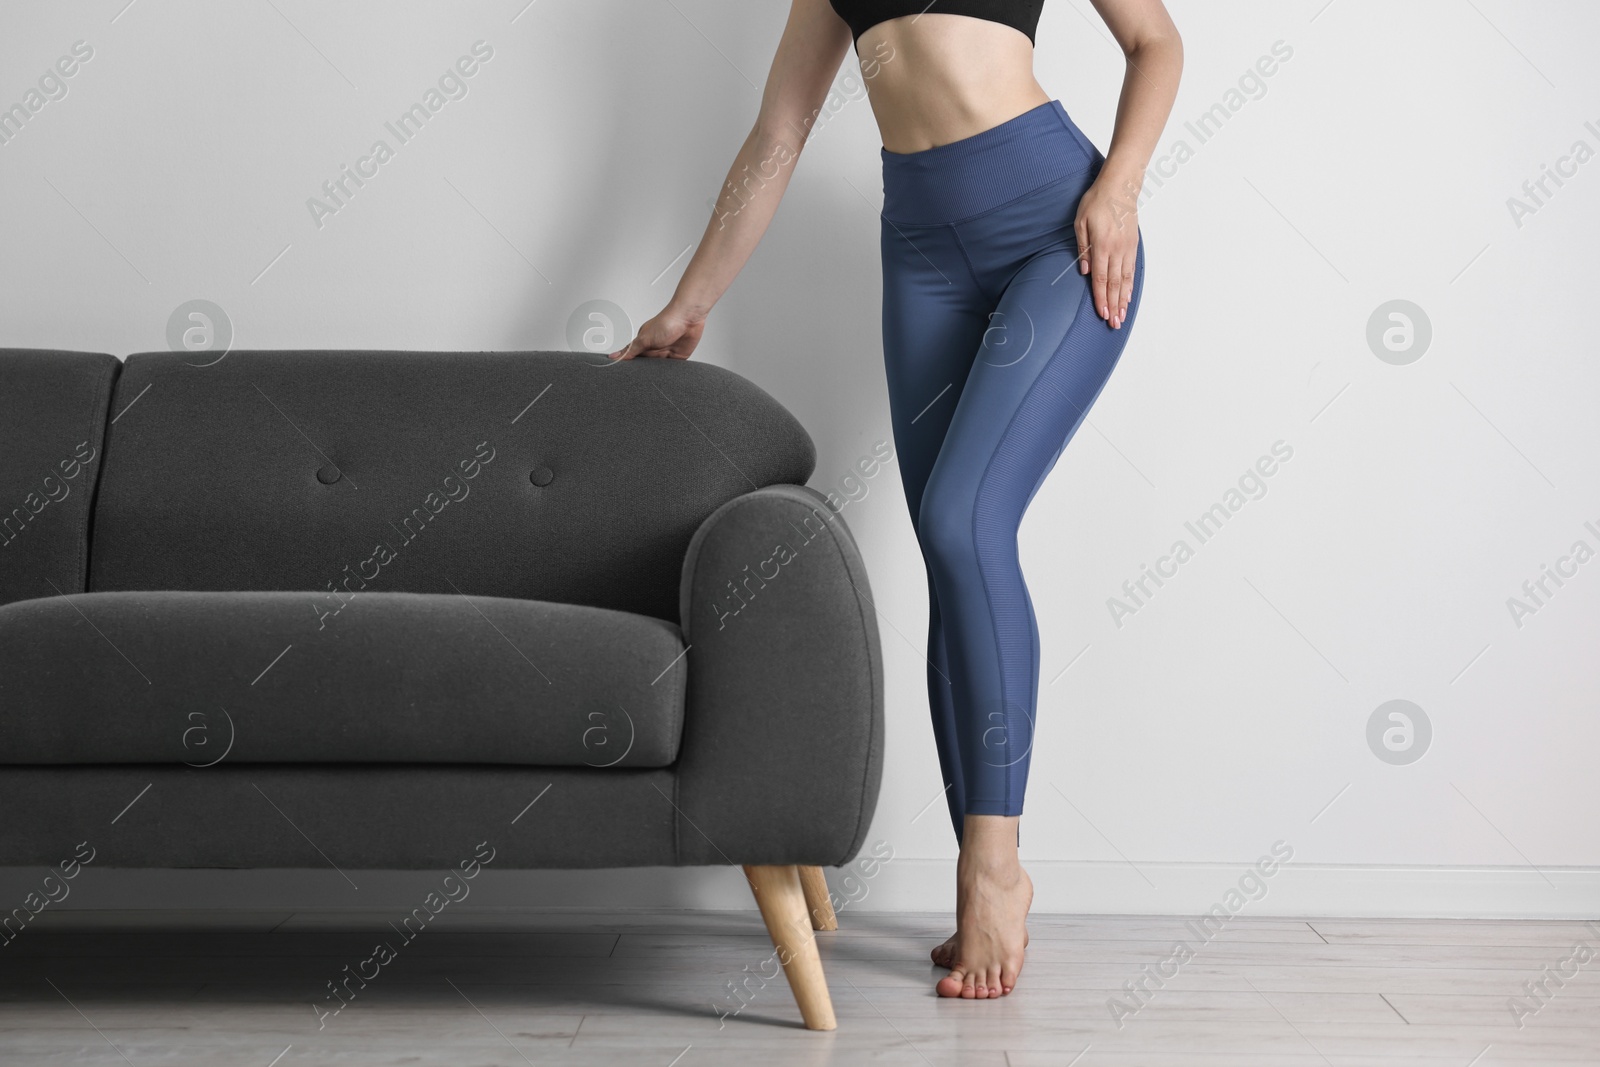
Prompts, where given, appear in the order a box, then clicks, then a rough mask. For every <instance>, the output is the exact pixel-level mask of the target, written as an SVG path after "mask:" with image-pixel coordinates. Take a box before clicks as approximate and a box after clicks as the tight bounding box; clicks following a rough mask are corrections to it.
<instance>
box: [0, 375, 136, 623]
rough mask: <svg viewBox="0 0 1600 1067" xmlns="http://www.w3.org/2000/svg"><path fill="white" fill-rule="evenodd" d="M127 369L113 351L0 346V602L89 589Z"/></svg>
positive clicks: (6, 602) (4, 602)
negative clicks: (92, 517) (116, 386)
mask: <svg viewBox="0 0 1600 1067" xmlns="http://www.w3.org/2000/svg"><path fill="white" fill-rule="evenodd" d="M121 365H122V364H121V363H120V362H118V360H117V357H115V356H113V355H109V354H106V353H98V352H50V351H39V350H35V349H15V348H0V604H10V603H12V602H13V601H18V600H32V599H35V598H37V597H48V596H55V595H57V594H58V593H81V592H83V591H84V576H85V570H86V565H87V562H88V558H89V513H90V504H91V502H92V501H93V499H94V491H95V481H96V478H97V477H98V476H99V471H100V455H101V450H102V448H103V446H104V441H105V426H106V420H107V405H108V404H109V403H110V402H111V387H112V383H113V382H114V381H115V380H116V377H117V370H118V368H120V367H121Z"/></svg>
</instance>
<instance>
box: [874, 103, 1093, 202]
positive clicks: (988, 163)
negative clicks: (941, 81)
mask: <svg viewBox="0 0 1600 1067" xmlns="http://www.w3.org/2000/svg"><path fill="white" fill-rule="evenodd" d="M879 152H880V153H881V154H882V156H883V217H884V218H886V219H888V220H889V221H891V222H898V223H904V224H906V225H930V224H937V223H944V222H955V221H957V220H959V219H963V218H966V217H967V216H969V215H976V214H978V213H979V212H983V211H987V210H989V209H990V208H993V207H998V206H999V205H1001V204H1004V203H1005V202H1006V201H1008V200H1015V199H1016V198H1017V197H1019V196H1021V195H1023V194H1024V193H1028V192H1032V191H1033V190H1034V189H1037V188H1039V187H1040V186H1041V185H1045V184H1047V183H1049V182H1052V181H1056V180H1057V179H1060V178H1064V177H1066V176H1067V175H1069V174H1075V173H1078V172H1080V171H1083V170H1087V169H1089V168H1090V167H1092V166H1093V165H1094V164H1095V163H1096V162H1097V159H1098V156H1099V153H1098V151H1096V149H1095V147H1094V145H1093V143H1091V142H1090V140H1089V139H1088V138H1087V137H1085V136H1084V135H1083V131H1081V130H1079V129H1078V127H1077V126H1076V125H1075V124H1074V123H1073V121H1072V119H1071V117H1070V116H1069V115H1068V114H1067V109H1066V108H1065V107H1064V106H1062V104H1061V101H1059V100H1050V101H1047V102H1046V103H1043V104H1040V105H1039V106H1038V107H1035V108H1032V109H1030V110H1028V111H1024V112H1023V113H1022V114H1020V115H1018V116H1017V117H1016V118H1012V119H1007V120H1006V121H1005V122H1002V123H1000V125H998V126H991V127H989V128H988V129H987V130H983V131H982V132H980V133H975V134H973V135H972V136H971V137H963V138H962V139H961V140H959V141H951V142H950V143H949V144H941V145H934V146H933V147H932V148H924V149H923V150H922V151H920V152H891V151H889V150H888V149H887V148H881V149H879Z"/></svg>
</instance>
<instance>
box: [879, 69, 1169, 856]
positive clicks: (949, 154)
mask: <svg viewBox="0 0 1600 1067" xmlns="http://www.w3.org/2000/svg"><path fill="white" fill-rule="evenodd" d="M882 156H883V215H882V230H883V233H882V239H881V243H882V252H883V356H884V369H885V372H886V375H887V378H888V386H889V409H890V418H891V421H892V424H893V428H894V439H895V447H896V449H897V450H898V452H899V457H900V473H901V478H902V481H903V482H904V485H905V492H906V502H907V504H908V505H909V506H910V509H911V522H912V526H913V528H914V529H915V531H916V535H917V542H918V544H919V545H920V546H921V549H922V556H923V560H924V562H925V563H926V564H927V572H928V653H927V658H928V700H929V705H930V707H931V710H932V713H933V732H934V740H935V743H936V745H937V747H938V751H939V763H940V766H941V768H942V769H943V772H944V781H945V787H946V788H945V799H946V801H947V803H948V804H949V808H950V819H951V822H952V823H953V824H954V826H955V832H956V839H957V840H958V841H959V840H960V839H961V832H962V825H963V819H964V816H965V815H968V814H972V815H1020V814H1022V797H1023V790H1024V787H1025V786H1026V784H1027V778H1028V759H1029V754H1030V753H1031V752H1032V750H1033V737H1034V722H1035V708H1036V704H1037V698H1038V688H1039V629H1038V624H1037V622H1036V620H1035V618H1034V614H1033V602H1032V601H1031V600H1030V599H1029V597H1028V587H1027V585H1026V584H1025V583H1024V581H1023V577H1022V568H1021V564H1020V562H1019V560H1018V555H1017V527H1018V525H1019V524H1020V523H1021V521H1022V515H1023V512H1024V511H1026V510H1027V507H1028V504H1029V503H1030V502H1031V501H1032V500H1033V496H1034V494H1035V493H1036V492H1038V490H1039V486H1040V484H1041V483H1042V482H1043V481H1044V478H1045V475H1047V474H1049V473H1050V470H1051V468H1053V467H1054V466H1055V463H1056V460H1057V459H1058V458H1059V457H1060V455H1061V450H1062V449H1063V448H1064V447H1065V446H1066V443H1067V442H1068V441H1069V440H1071V439H1072V435H1073V433H1074V432H1075V431H1076V430H1077V428H1078V425H1079V423H1081V422H1082V421H1083V418H1084V415H1085V414H1086V413H1087V411H1088V409H1089V406H1090V405H1091V404H1093V403H1094V401H1095V398H1096V397H1098V396H1099V395H1100V391H1101V389H1102V388H1104V387H1105V384H1106V380H1107V378H1108V377H1109V376H1110V374H1111V370H1112V368H1113V367H1115V366H1116V364H1117V359H1118V357H1119V356H1120V355H1121V353H1122V346H1123V344H1124V343H1125V342H1126V341H1127V339H1128V329H1129V327H1130V326H1131V324H1132V322H1133V319H1134V316H1135V315H1136V314H1137V312H1138V308H1139V294H1140V292H1141V290H1142V289H1143V285H1144V241H1143V238H1142V237H1141V238H1140V241H1139V251H1138V256H1137V261H1136V263H1137V265H1136V268H1135V271H1134V282H1133V296H1132V298H1131V299H1130V300H1129V302H1128V313H1127V318H1126V320H1125V321H1124V323H1123V326H1122V329H1120V330H1115V329H1112V328H1111V327H1110V326H1109V325H1107V323H1106V320H1104V319H1102V318H1101V317H1100V316H1099V315H1098V314H1097V313H1096V310H1095V308H1094V307H1093V306H1092V305H1093V294H1092V292H1091V288H1090V279H1089V276H1088V275H1084V274H1080V273H1079V271H1078V267H1077V254H1078V251H1077V238H1076V236H1075V234H1074V232H1073V221H1074V219H1075V218H1076V215H1077V208H1078V201H1079V199H1080V198H1081V197H1082V196H1083V194H1084V192H1085V191H1086V190H1087V189H1088V188H1089V186H1090V184H1091V183H1092V182H1093V181H1094V179H1095V177H1096V175H1098V174H1099V172H1100V168H1101V166H1102V165H1103V164H1104V163H1105V157H1104V156H1103V155H1101V154H1100V152H1099V151H1098V150H1097V149H1096V148H1095V147H1094V145H1093V144H1091V143H1090V141H1089V139H1088V138H1087V137H1085V136H1084V135H1083V133H1082V131H1080V130H1079V129H1078V127H1077V126H1076V125H1075V124H1074V123H1073V121H1072V119H1071V118H1069V117H1068V115H1067V112H1066V109H1065V108H1064V107H1062V105H1061V103H1060V102H1059V101H1056V100H1052V101H1050V102H1049V103H1045V104H1040V105H1039V106H1038V107H1036V108H1033V109H1032V110H1031V111H1026V112H1024V113H1023V114H1021V115H1018V116H1017V117H1016V118H1013V119H1010V120H1008V121H1006V122H1003V123H1001V124H1000V125H998V126H994V127H991V128H990V129H987V130H984V131H983V132H982V133H978V134H974V135H973V136H971V137H966V138H963V139H962V140H959V141H954V142H952V143H950V144H944V145H937V146H935V147H933V148H929V149H926V150H924V151H921V152H911V153H899V152H890V151H888V150H887V149H883V150H882Z"/></svg>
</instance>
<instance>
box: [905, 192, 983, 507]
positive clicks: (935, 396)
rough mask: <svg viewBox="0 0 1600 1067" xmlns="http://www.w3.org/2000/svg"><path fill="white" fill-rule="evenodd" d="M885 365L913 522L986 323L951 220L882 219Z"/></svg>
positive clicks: (964, 387)
mask: <svg viewBox="0 0 1600 1067" xmlns="http://www.w3.org/2000/svg"><path fill="white" fill-rule="evenodd" d="M882 225H883V237H882V254H883V363H884V373H885V377H886V379H887V383H888V391H889V415H890V421H891V424H892V426H893V430H894V438H895V451H896V453H897V454H898V456H899V464H900V477H901V481H902V483H903V484H904V486H905V493H906V501H907V504H908V505H909V507H910V510H911V519H912V522H913V525H915V524H916V521H917V516H918V511H919V509H920V507H921V504H922V495H923V490H924V487H925V486H926V484H927V481H928V476H929V473H930V472H931V471H932V469H933V465H934V462H935V460H936V459H937V458H938V455H939V450H940V448H941V447H942V445H943V443H944V439H945V434H946V431H947V429H948V428H949V426H950V420H951V417H952V416H953V415H954V413H955V411H956V407H957V402H958V401H959V400H960V398H961V396H962V395H963V393H964V392H965V389H966V384H967V378H968V374H969V373H970V372H971V370H972V366H973V361H974V359H975V358H976V357H977V354H978V352H979V349H980V347H981V344H982V341H983V336H984V331H985V329H986V328H987V326H988V323H989V314H988V313H989V311H990V310H991V308H990V307H989V306H988V305H989V304H990V303H991V302H990V301H986V300H985V299H984V297H983V295H982V294H981V293H979V292H978V290H977V286H976V285H975V284H974V282H973V280H972V275H971V273H970V271H969V270H968V268H967V266H966V264H965V262H964V261H963V259H962V253H961V250H960V247H959V244H958V241H957V238H956V236H955V233H954V231H953V230H952V229H951V228H950V227H949V226H926V227H910V226H898V225H896V224H894V223H892V222H890V221H888V220H887V219H885V220H884V221H883V224H882Z"/></svg>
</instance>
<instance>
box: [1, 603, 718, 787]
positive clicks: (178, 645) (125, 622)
mask: <svg viewBox="0 0 1600 1067" xmlns="http://www.w3.org/2000/svg"><path fill="white" fill-rule="evenodd" d="M329 599H330V598H329V597H328V595H327V594H318V593H293V592H189V591H168V592H108V593H79V594H73V595H70V596H54V597H46V598H43V599H37V600H22V601H17V602H15V603H11V604H6V605H4V606H0V763H9V764H93V763H186V764H190V765H192V766H207V765H215V764H216V763H220V762H222V761H223V760H226V761H228V762H229V763H351V762H356V763H389V762H404V763H500V764H525V765H544V766H573V767H579V766H581V767H596V768H599V767H664V766H667V765H668V764H670V763H672V762H673V761H674V760H675V759H676V757H677V750H678V740H679V737H680V735H681V733H682V727H683V707H684V692H685V684H686V663H687V660H686V658H685V657H684V655H683V653H684V648H683V642H682V636H681V634H680V632H679V630H678V628H677V627H676V626H674V625H673V624H672V623H669V622H666V621H664V620H661V619H657V618H653V617H649V616H644V615H636V614H633V613H630V612H625V611H617V610H614V609H610V608H596V607H588V606H583V605H576V604H564V603H553V602H545V601H532V600H513V599H507V598H501V597H483V596H473V597H470V598H469V597H466V596H458V595H454V594H435V593H375V592H361V593H357V594H355V595H354V596H351V597H349V598H348V599H346V600H345V601H343V602H342V603H341V604H339V605H336V606H337V608H338V610H337V611H330V610H329V605H328V600H329Z"/></svg>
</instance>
